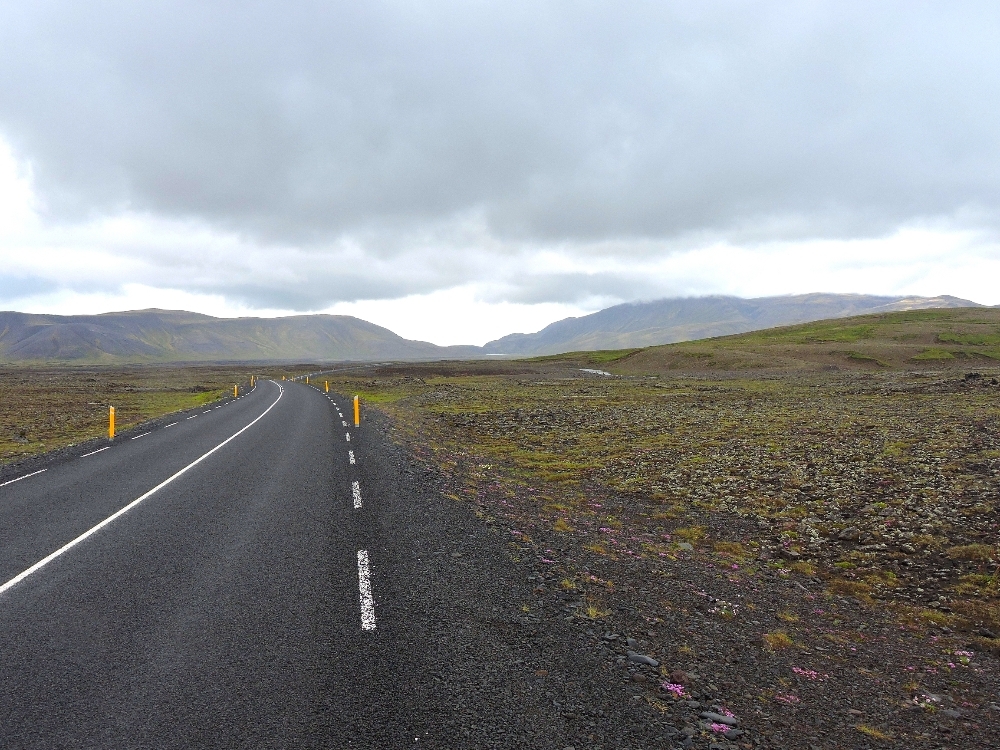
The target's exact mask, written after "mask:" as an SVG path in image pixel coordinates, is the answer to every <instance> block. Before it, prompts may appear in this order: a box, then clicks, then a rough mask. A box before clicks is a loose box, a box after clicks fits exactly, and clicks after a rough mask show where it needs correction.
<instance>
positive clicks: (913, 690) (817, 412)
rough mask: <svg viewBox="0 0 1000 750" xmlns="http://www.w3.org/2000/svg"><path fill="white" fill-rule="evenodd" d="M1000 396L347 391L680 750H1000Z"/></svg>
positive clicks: (963, 376)
mask: <svg viewBox="0 0 1000 750" xmlns="http://www.w3.org/2000/svg"><path fill="white" fill-rule="evenodd" d="M588 369H590V368H588ZM998 383H1000V380H998V378H997V373H996V372H993V371H987V370H984V371H982V372H976V373H954V372H948V371H939V372H936V373H935V372H853V373H827V374H817V373H806V374H790V375H789V374H786V375H783V376H772V375H767V376H761V377H757V378H748V377H746V375H745V374H739V375H737V374H730V375H728V376H723V377H719V376H716V377H714V379H711V380H710V379H707V378H706V377H702V376H699V377H692V376H687V375H678V376H675V377H656V378H651V377H628V378H616V377H604V376H600V375H594V374H589V373H581V372H580V371H579V369H577V370H576V371H571V370H568V369H563V370H557V369H550V370H549V371H542V370H539V371H536V372H534V373H527V372H523V371H522V372H519V373H515V374H511V375H506V376H504V375H499V374H483V373H479V374H476V373H461V372H459V371H457V370H453V371H445V370H442V369H440V368H439V369H436V370H435V369H433V368H426V369H424V370H422V371H421V370H414V371H407V372H405V373H404V372H402V371H400V370H398V369H396V370H392V369H389V368H387V369H386V370H385V371H384V372H382V373H381V374H378V375H376V376H374V377H368V378H367V379H354V380H350V381H347V380H345V381H343V382H341V383H340V384H339V385H338V387H341V388H343V389H344V390H351V389H352V388H353V389H355V390H360V391H361V392H362V394H363V397H365V398H366V399H368V403H377V404H378V406H379V408H380V409H381V410H383V411H385V412H386V413H387V414H388V415H390V416H391V417H392V419H393V421H394V424H395V426H396V427H395V429H396V431H397V432H396V435H397V439H398V440H399V441H400V443H402V444H404V445H407V446H408V447H409V448H410V450H411V451H412V452H413V453H414V454H415V455H416V456H417V458H418V460H420V461H422V462H424V463H425V465H426V466H427V467H428V468H429V469H430V470H433V471H434V472H437V473H438V475H439V476H440V480H439V481H440V483H441V489H442V492H444V493H445V494H446V495H448V496H450V497H452V498H453V499H454V500H455V501H458V502H463V503H470V504H472V505H473V507H474V508H475V509H476V511H477V513H478V514H479V516H480V517H481V519H482V521H483V522H484V523H485V524H487V525H488V526H490V527H493V528H497V529H499V530H500V531H501V532H502V533H503V534H505V535H507V536H508V537H509V548H510V554H511V559H512V562H513V564H515V565H518V566H521V567H522V568H523V570H524V574H525V576H526V578H527V579H530V583H531V584H532V591H533V595H532V599H531V600H530V601H527V602H525V605H524V611H525V616H526V617H529V618H535V620H537V622H539V623H541V624H542V626H544V623H545V622H554V621H556V620H559V621H569V622H570V623H572V624H573V626H574V627H575V628H576V629H577V630H578V632H579V634H580V637H581V639H583V640H582V642H583V643H585V644H586V646H585V648H586V649H587V650H588V651H589V652H590V653H591V654H593V655H600V656H601V657H602V658H603V664H604V665H605V669H606V677H607V679H608V680H609V683H612V684H613V683H618V682H622V683H625V682H627V685H628V686H629V687H628V692H629V694H630V695H631V696H632V697H631V699H632V700H635V701H638V702H641V703H642V704H643V705H645V706H647V715H648V720H649V721H650V722H655V723H656V725H657V726H660V727H662V736H663V738H664V742H665V743H666V745H665V746H668V747H701V748H737V747H743V748H755V747H773V748H788V747H838V748H846V747H850V748H855V747H856V748H868V747H916V748H924V747H926V748H938V747H953V746H954V747H958V746H965V745H972V746H979V745H982V744H983V743H985V744H989V743H990V742H992V741H993V740H992V739H991V738H992V723H993V722H994V721H996V719H997V718H998V717H1000V706H998V703H997V696H998V695H1000V692H998V688H1000V684H998V683H1000V680H998V674H1000V671H998V667H1000V664H998V660H997V655H998V654H1000V640H998V638H997V634H998V632H1000V586H998V578H1000V576H998V561H1000V554H998V549H997V530H998V521H1000V515H998V512H997V501H998V496H1000V489H998V479H1000V385H998ZM565 715H566V716H567V718H568V719H570V720H571V721H579V722H583V724H584V726H586V723H587V722H590V721H594V720H595V718H596V717H593V716H590V715H588V708H587V706H585V705H580V706H577V705H573V704H572V703H569V704H567V705H566V707H565ZM597 723H598V724H599V722H597Z"/></svg>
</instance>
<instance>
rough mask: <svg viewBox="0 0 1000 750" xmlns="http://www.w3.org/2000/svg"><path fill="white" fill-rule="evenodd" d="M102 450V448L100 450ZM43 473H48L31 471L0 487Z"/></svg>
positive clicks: (9, 480)
mask: <svg viewBox="0 0 1000 750" xmlns="http://www.w3.org/2000/svg"><path fill="white" fill-rule="evenodd" d="M102 450H103V448H102ZM43 471H48V469H39V470H38V471H33V472H31V473H30V474H25V475H24V476H23V477H18V478H17V479H8V480H7V481H6V482H4V483H3V484H0V487H6V486H7V485H8V484H14V482H20V481H21V480H22V479H27V478H28V477H33V476H35V474H41V473H42V472H43Z"/></svg>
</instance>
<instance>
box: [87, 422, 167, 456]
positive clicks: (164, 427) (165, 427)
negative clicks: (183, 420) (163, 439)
mask: <svg viewBox="0 0 1000 750" xmlns="http://www.w3.org/2000/svg"><path fill="white" fill-rule="evenodd" d="M175 424H180V422H171V423H170V424H168V425H164V426H163V429H164V430H165V429H167V428H168V427H173V426H174V425H175ZM101 450H104V449H103V448H101Z"/></svg>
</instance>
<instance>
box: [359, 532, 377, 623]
mask: <svg viewBox="0 0 1000 750" xmlns="http://www.w3.org/2000/svg"><path fill="white" fill-rule="evenodd" d="M358 592H359V593H360V594H361V629H362V630H374V629H375V599H374V598H373V597H372V577H371V571H370V570H369V567H368V550H366V549H361V550H358Z"/></svg>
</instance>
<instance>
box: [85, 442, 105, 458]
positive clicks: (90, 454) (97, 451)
mask: <svg viewBox="0 0 1000 750" xmlns="http://www.w3.org/2000/svg"><path fill="white" fill-rule="evenodd" d="M110 447H111V446H110V445H105V446H104V447H103V448H98V449H97V450H96V451H91V452H90V453H84V454H83V455H82V456H80V458H86V457H87V456H93V455H94V454H95V453H100V452H101V451H106V450H107V449H108V448H110Z"/></svg>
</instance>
